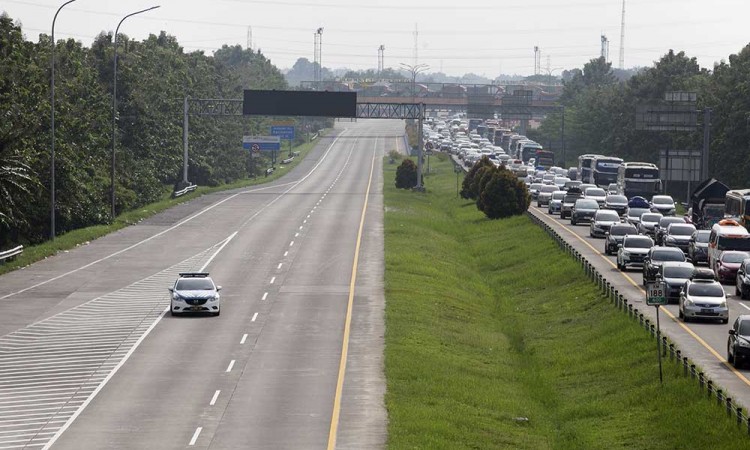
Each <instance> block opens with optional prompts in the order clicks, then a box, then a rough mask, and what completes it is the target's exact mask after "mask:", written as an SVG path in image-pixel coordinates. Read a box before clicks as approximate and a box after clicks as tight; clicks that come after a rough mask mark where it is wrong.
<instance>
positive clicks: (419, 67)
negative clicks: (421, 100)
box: [400, 63, 430, 191]
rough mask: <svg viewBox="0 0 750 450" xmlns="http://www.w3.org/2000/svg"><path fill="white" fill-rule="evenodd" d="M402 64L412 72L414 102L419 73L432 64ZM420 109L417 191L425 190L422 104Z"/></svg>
mask: <svg viewBox="0 0 750 450" xmlns="http://www.w3.org/2000/svg"><path fill="white" fill-rule="evenodd" d="M400 64H401V67H403V68H404V69H406V70H408V71H409V72H410V73H411V101H412V103H415V102H416V96H417V74H418V73H421V72H424V71H426V70H428V69H429V68H430V66H428V65H427V64H414V65H409V64H404V63H400ZM419 110H420V112H421V114H420V115H421V116H422V117H420V118H419V121H418V127H417V134H419V141H418V142H419V143H418V144H417V147H418V150H417V185H416V186H415V187H414V189H415V190H417V191H423V190H424V186H422V147H424V145H423V144H422V119H423V117H424V106H420V107H419Z"/></svg>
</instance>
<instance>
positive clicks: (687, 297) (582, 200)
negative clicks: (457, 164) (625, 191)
mask: <svg viewBox="0 0 750 450" xmlns="http://www.w3.org/2000/svg"><path fill="white" fill-rule="evenodd" d="M584 189H585V190H584V191H583V192H580V186H579V187H576V188H573V189H568V190H567V191H564V190H559V191H553V192H552V193H551V194H549V195H550V202H549V204H548V205H547V212H548V214H558V213H559V214H560V215H561V218H565V217H567V216H569V217H570V223H571V225H577V224H580V223H588V225H589V235H590V236H591V237H595V238H603V239H604V248H603V250H604V254H606V255H616V264H617V267H618V269H620V270H622V271H627V270H629V269H633V268H637V269H640V270H641V271H642V276H643V284H644V286H645V285H646V284H648V283H650V282H655V281H660V282H663V283H664V285H665V287H666V294H667V299H668V301H669V302H670V303H677V304H678V315H679V317H680V319H681V320H683V321H684V322H689V321H693V320H708V321H716V322H720V323H724V324H726V323H728V322H729V304H728V302H727V294H726V291H725V290H724V287H723V286H722V283H728V284H733V285H734V293H735V295H736V296H738V297H739V298H740V299H748V298H750V252H747V251H740V250H722V251H718V252H717V253H716V254H715V255H714V256H715V258H713V259H712V258H710V257H709V242H712V243H713V250H716V249H717V248H718V249H719V250H721V246H720V245H718V246H717V245H716V243H717V242H720V241H719V239H718V238H717V236H716V235H717V233H718V232H719V231H717V230H719V229H720V228H722V227H724V228H726V226H732V225H734V226H739V224H736V223H735V224H732V223H729V222H732V221H731V220H725V221H721V222H720V223H719V224H717V225H715V226H714V229H713V230H699V229H696V227H695V226H694V225H693V224H691V223H688V220H687V219H686V218H684V217H678V216H675V215H674V214H675V205H674V201H671V203H670V201H669V200H671V199H670V198H666V197H668V196H655V198H654V199H652V201H651V202H648V201H646V200H645V199H642V198H638V197H635V198H631V199H630V200H627V198H624V197H623V196H617V195H616V194H612V193H608V194H607V195H606V196H605V197H604V199H603V201H602V200H601V199H599V198H596V199H595V198H594V197H595V196H594V195H587V193H588V189H589V188H588V187H587V186H584ZM596 193H597V194H598V192H596ZM532 195H533V194H532ZM656 197H658V199H657V198H656ZM654 200H657V201H654ZM615 201H616V202H618V203H620V205H618V206H610V204H611V203H613V202H615ZM623 202H625V205H622V203H623ZM742 228H743V230H740V228H737V230H736V231H735V232H737V233H739V232H740V231H744V227H742ZM740 234H743V233H740ZM699 264H706V265H707V266H708V267H703V266H699ZM727 360H728V361H729V362H730V363H732V364H734V365H735V366H738V365H740V364H741V363H742V362H743V361H745V360H750V315H740V316H739V317H738V318H737V319H736V320H735V321H734V323H733V325H732V326H731V328H730V330H729V337H728V340H727Z"/></svg>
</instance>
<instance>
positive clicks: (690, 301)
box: [685, 298, 695, 306]
mask: <svg viewBox="0 0 750 450" xmlns="http://www.w3.org/2000/svg"><path fill="white" fill-rule="evenodd" d="M693 305H695V303H693V301H692V300H690V299H689V298H686V299H685V306H693Z"/></svg>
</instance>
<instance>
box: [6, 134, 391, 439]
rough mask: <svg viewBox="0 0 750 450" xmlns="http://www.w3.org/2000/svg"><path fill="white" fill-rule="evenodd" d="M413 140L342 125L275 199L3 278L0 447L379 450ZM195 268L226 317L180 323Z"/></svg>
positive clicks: (218, 200) (179, 214)
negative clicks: (391, 201) (179, 290)
mask: <svg viewBox="0 0 750 450" xmlns="http://www.w3.org/2000/svg"><path fill="white" fill-rule="evenodd" d="M402 135H403V122H401V121H388V120H377V121H360V122H341V123H339V124H338V125H337V128H336V133H335V134H334V135H332V136H330V137H327V138H323V139H322V140H321V142H320V143H319V144H318V145H317V146H316V148H315V149H314V150H313V151H312V152H311V153H310V154H309V155H308V157H307V158H305V160H304V161H302V163H301V164H300V165H299V166H297V167H296V168H295V169H293V170H292V171H291V172H290V173H288V174H286V175H285V176H284V177H282V178H281V179H279V180H277V181H275V182H273V183H269V184H268V185H262V186H258V187H253V188H247V189H240V190H236V191H229V192H223V193H217V194H211V195H207V196H203V197H201V198H200V199H196V200H194V201H191V202H189V203H186V204H183V205H180V206H177V207H175V208H172V209H170V210H169V211H165V212H163V213H161V214H158V215H156V216H154V217H152V218H150V219H148V220H145V221H143V222H141V223H139V224H138V225H134V226H131V227H128V228H126V229H123V230H120V231H118V232H116V233H113V234H111V235H109V236H106V237H104V238H101V239H98V240H96V241H94V242H91V243H90V244H88V245H84V246H81V247H79V248H76V249H74V250H71V251H70V252H65V253H61V254H59V255H57V256H55V257H52V258H48V259H47V260H45V261H42V262H40V263H37V264H34V265H32V266H30V267H27V268H25V269H23V270H19V271H16V272H14V273H11V274H8V275H5V276H3V277H0V449H4V448H44V447H52V448H55V449H110V448H111V449H144V448H159V449H170V448H186V447H188V448H213V449H248V448H253V449H316V448H317V449H320V448H358V449H359V448H381V447H384V445H385V441H386V420H387V417H386V412H385V406H384V402H383V396H384V392H385V381H384V376H383V367H382V366H383V345H384V344H383V335H384V318H383V312H384V295H383V271H384V262H383V251H384V250H383V226H382V223H383V220H382V219H383V217H382V216H383V203H382V185H383V180H382V157H383V156H384V155H385V153H387V152H388V151H389V150H392V149H395V148H398V147H399V146H403V140H402V137H401V136H402ZM280 170H286V169H280ZM196 270H205V271H208V272H210V273H211V276H212V277H213V278H214V280H215V281H216V282H217V284H219V285H221V286H222V287H223V289H222V291H221V294H222V298H221V312H222V314H221V315H220V316H218V317H172V316H170V315H169V314H167V310H168V307H169V295H168V294H169V293H168V291H167V288H168V287H169V286H170V285H171V284H172V283H173V282H174V280H175V278H176V277H177V274H178V273H179V272H183V271H196Z"/></svg>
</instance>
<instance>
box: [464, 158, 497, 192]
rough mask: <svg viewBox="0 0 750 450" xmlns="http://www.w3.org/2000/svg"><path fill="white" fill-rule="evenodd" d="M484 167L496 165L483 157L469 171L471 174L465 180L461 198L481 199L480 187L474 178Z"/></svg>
mask: <svg viewBox="0 0 750 450" xmlns="http://www.w3.org/2000/svg"><path fill="white" fill-rule="evenodd" d="M482 167H493V168H494V167H495V165H494V164H493V163H492V161H490V159H489V158H488V157H486V156H483V157H482V158H481V159H480V160H479V161H477V162H476V163H474V165H473V166H471V169H469V172H468V173H467V174H466V176H464V180H463V182H462V183H461V193H460V194H461V198H465V199H470V200H476V199H477V198H479V187H478V185H477V183H475V182H474V178H475V177H476V175H477V172H478V171H479V169H481V168H482Z"/></svg>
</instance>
